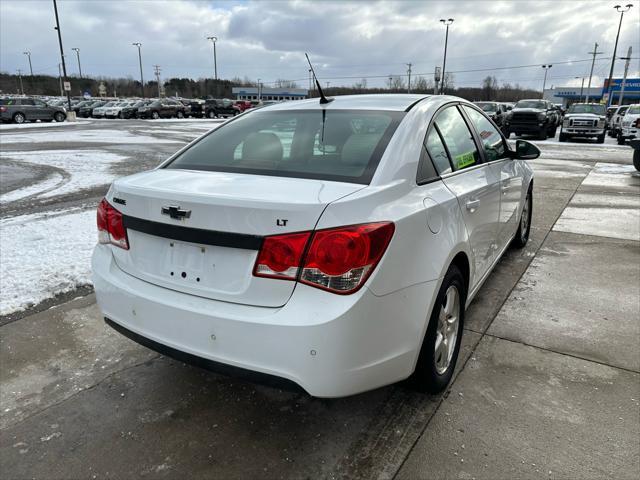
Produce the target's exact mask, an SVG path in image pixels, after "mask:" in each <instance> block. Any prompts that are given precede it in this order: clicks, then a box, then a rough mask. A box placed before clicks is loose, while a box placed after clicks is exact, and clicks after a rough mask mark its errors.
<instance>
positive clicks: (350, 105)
mask: <svg viewBox="0 0 640 480" xmlns="http://www.w3.org/2000/svg"><path fill="white" fill-rule="evenodd" d="M427 97H429V95H415V94H407V93H404V94H403V93H400V94H397V93H386V94H384V93H383V94H372V95H338V96H335V97H333V101H332V102H331V103H325V104H323V105H321V104H320V99H319V98H309V99H306V100H297V101H295V102H284V103H277V104H275V105H269V106H267V107H265V108H264V109H261V110H262V111H267V110H268V111H270V112H272V111H276V110H309V109H321V108H326V109H327V110H392V111H398V112H404V111H406V110H407V109H408V108H409V107H411V106H412V105H413V104H415V103H416V102H419V101H420V100H422V99H424V98H427Z"/></svg>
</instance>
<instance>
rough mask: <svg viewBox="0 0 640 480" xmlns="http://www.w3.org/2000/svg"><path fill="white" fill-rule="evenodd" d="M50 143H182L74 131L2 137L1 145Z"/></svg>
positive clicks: (119, 132)
mask: <svg viewBox="0 0 640 480" xmlns="http://www.w3.org/2000/svg"><path fill="white" fill-rule="evenodd" d="M45 142H46V143H50V142H85V143H116V144H139V143H153V144H158V143H182V142H180V141H179V140H170V139H166V138H157V137H147V136H143V135H136V134H135V133H131V132H127V131H122V130H73V131H70V132H28V133H23V134H22V133H21V134H10V133H7V134H3V135H0V144H1V145H7V144H11V143H45Z"/></svg>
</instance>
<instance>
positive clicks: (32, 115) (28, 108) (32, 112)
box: [16, 98, 38, 120]
mask: <svg viewBox="0 0 640 480" xmlns="http://www.w3.org/2000/svg"><path fill="white" fill-rule="evenodd" d="M18 104H19V105H21V107H20V110H21V111H22V113H24V116H25V118H26V119H27V120H37V119H38V116H37V115H36V107H35V104H34V102H33V100H32V99H31V98H22V99H20V100H17V101H16V105H18Z"/></svg>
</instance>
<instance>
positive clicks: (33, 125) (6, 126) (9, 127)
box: [0, 120, 92, 130]
mask: <svg viewBox="0 0 640 480" xmlns="http://www.w3.org/2000/svg"><path fill="white" fill-rule="evenodd" d="M90 123H92V122H91V120H76V121H75V122H60V123H58V122H43V123H35V122H32V123H21V124H16V123H8V124H0V130H14V129H16V128H17V129H21V128H50V127H73V126H74V125H87V124H90Z"/></svg>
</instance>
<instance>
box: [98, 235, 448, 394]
mask: <svg viewBox="0 0 640 480" xmlns="http://www.w3.org/2000/svg"><path fill="white" fill-rule="evenodd" d="M111 248H112V247H109V246H105V245H98V246H97V247H96V249H95V251H94V254H93V258H92V268H93V281H94V286H95V291H96V296H97V300H98V305H99V306H100V308H101V310H102V312H103V314H104V316H105V317H107V318H108V319H110V320H111V321H112V322H114V323H115V324H117V325H118V326H120V327H121V328H124V329H126V330H127V331H130V332H132V333H133V334H135V335H137V336H139V337H141V338H143V339H147V340H149V341H151V342H154V343H155V344H158V345H161V346H164V347H168V348H169V349H172V350H175V351H176V352H182V353H184V354H187V356H194V357H196V358H197V359H201V360H202V361H203V362H205V363H206V362H215V363H220V364H224V365H227V366H232V367H238V368H241V369H245V370H250V371H253V372H259V373H262V374H267V375H272V376H276V377H280V378H283V379H286V380H289V381H292V382H294V383H296V384H297V385H299V386H300V387H302V388H303V389H305V390H306V391H307V392H308V393H309V394H311V395H313V396H317V397H342V396H347V395H352V394H356V393H360V392H363V391H366V390H371V389H374V388H377V387H380V386H383V385H387V384H390V383H394V382H397V381H399V380H402V379H404V378H406V377H408V376H409V375H410V374H411V373H412V372H413V370H414V367H415V362H416V359H417V356H418V353H419V349H420V345H421V340H422V337H423V334H424V329H425V328H426V319H427V318H428V314H429V312H430V311H431V305H432V301H433V298H434V296H435V292H436V289H437V283H438V282H437V281H434V282H427V283H422V284H419V285H414V286H412V287H408V288H406V289H403V290H400V291H397V292H394V293H391V294H388V295H385V296H383V297H377V296H375V295H373V294H372V293H371V292H370V291H369V290H368V289H367V288H363V289H361V290H360V291H358V292H356V293H355V294H353V295H344V296H342V295H333V294H330V293H327V292H323V291H321V290H319V289H315V288H312V287H308V286H306V285H301V284H299V285H297V286H296V289H295V291H294V293H293V295H292V297H291V299H290V300H289V301H288V302H287V304H286V305H284V306H283V307H280V308H267V307H254V306H248V305H239V304H233V303H228V302H220V301H215V300H210V299H206V298H201V297H196V296H193V295H187V294H184V293H180V292H176V291H173V290H169V289H166V288H162V287H158V286H155V285H152V284H150V283H147V282H144V281H142V280H139V279H137V278H134V277H132V276H130V275H128V274H126V273H124V272H123V271H121V270H120V269H119V268H118V266H117V265H116V264H115V262H114V261H113V256H112V254H111V250H110V249H111ZM137 341H138V340H137ZM139 343H143V342H139ZM152 348H153V347H152ZM157 349H158V348H156V350H157ZM173 356H175V355H173ZM181 359H182V358H181ZM187 360H188V358H187ZM196 363H199V362H196Z"/></svg>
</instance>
